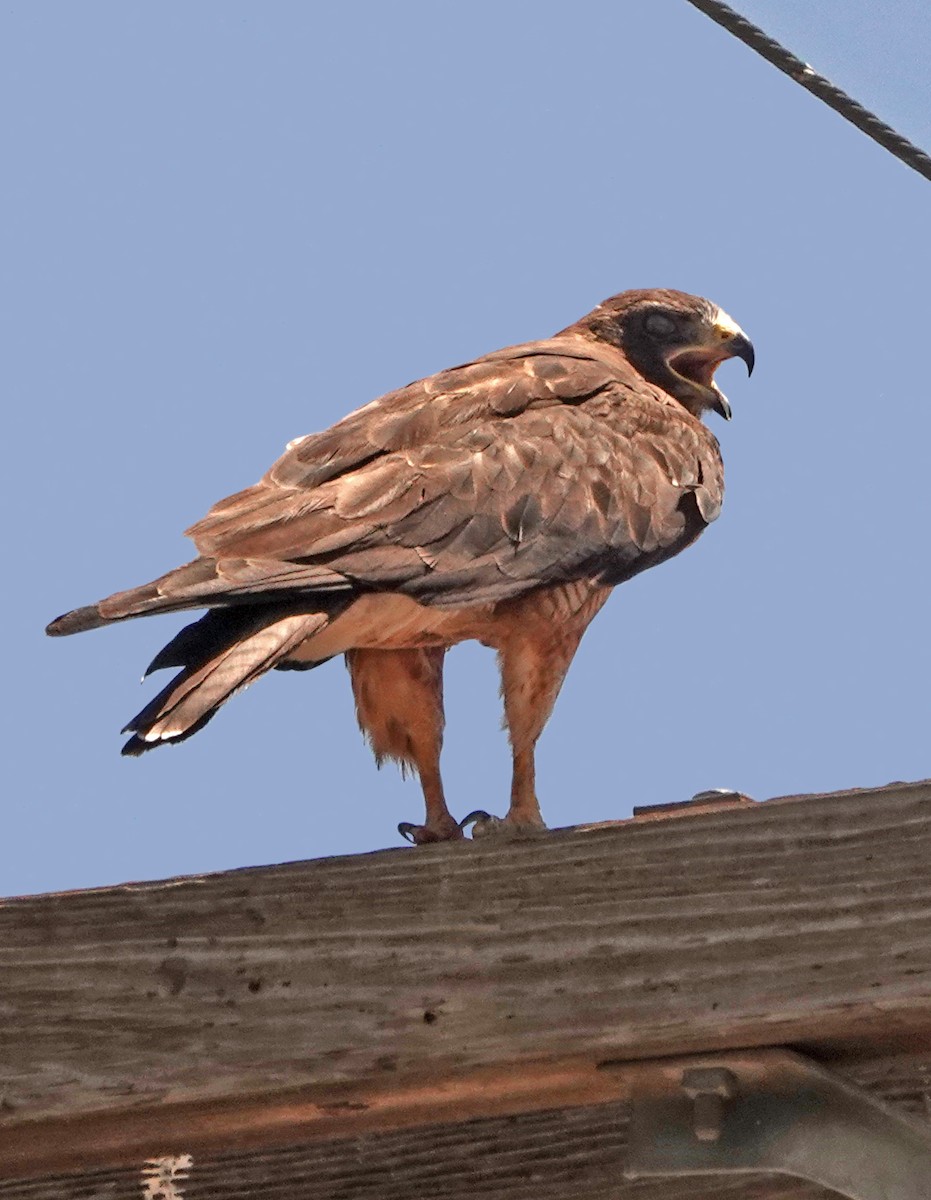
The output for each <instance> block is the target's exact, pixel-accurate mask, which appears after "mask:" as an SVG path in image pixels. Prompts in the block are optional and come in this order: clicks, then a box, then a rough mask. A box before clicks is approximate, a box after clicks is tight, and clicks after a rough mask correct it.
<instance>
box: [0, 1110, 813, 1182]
mask: <svg viewBox="0 0 931 1200" xmlns="http://www.w3.org/2000/svg"><path fill="white" fill-rule="evenodd" d="M626 1135H627V1111H626V1105H624V1104H603V1105H598V1106H595V1107H590V1108H571V1109H559V1110H554V1111H549V1112H543V1113H534V1114H524V1115H522V1116H519V1117H509V1118H496V1119H491V1120H476V1121H469V1122H464V1123H461V1124H457V1125H450V1126H445V1125H444V1126H435V1127H433V1128H429V1129H425V1128H424V1129H419V1130H407V1131H404V1132H402V1133H392V1134H381V1135H372V1136H365V1137H359V1138H351V1139H344V1140H343V1139H341V1140H339V1141H334V1142H324V1143H315V1144H313V1145H311V1146H308V1145H291V1146H286V1147H280V1148H277V1149H274V1150H270V1151H265V1152H262V1151H255V1152H250V1153H246V1154H243V1153H238V1154H225V1155H219V1156H214V1157H212V1158H204V1159H199V1158H197V1157H195V1158H194V1164H193V1168H192V1170H191V1172H190V1175H189V1178H188V1180H187V1181H186V1182H185V1183H183V1184H182V1185H181V1191H182V1194H183V1200H229V1198H231V1197H253V1196H262V1197H263V1200H293V1198H296V1197H300V1198H301V1200H411V1197H423V1198H424V1200H467V1198H474V1200H566V1197H571V1200H836V1196H835V1194H834V1193H829V1192H826V1191H824V1190H823V1189H821V1188H817V1187H812V1186H809V1185H805V1184H802V1183H799V1182H797V1181H793V1180H790V1179H784V1178H783V1179H774V1178H771V1179H768V1180H767V1179H764V1178H762V1177H761V1178H759V1179H754V1178H746V1177H745V1178H744V1179H741V1180H737V1179H730V1180H729V1179H722V1178H716V1179H711V1180H695V1179H692V1180H675V1181H665V1180H664V1181H649V1182H648V1181H640V1182H637V1183H628V1182H625V1180H624V1179H623V1177H622V1171H623V1167H624V1159H625V1154H626ZM141 1178H142V1162H141V1161H140V1162H139V1163H138V1164H137V1165H136V1166H135V1167H134V1168H132V1169H123V1170H105V1171H87V1172H84V1173H82V1174H80V1175H58V1176H53V1177H50V1178H45V1179H41V1180H31V1181H30V1180H11V1181H9V1182H8V1183H6V1184H4V1183H0V1200H139V1197H140V1196H141V1195H142V1189H141Z"/></svg>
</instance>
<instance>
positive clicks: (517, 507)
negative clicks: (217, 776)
mask: <svg viewBox="0 0 931 1200" xmlns="http://www.w3.org/2000/svg"><path fill="white" fill-rule="evenodd" d="M733 356H737V357H739V358H742V359H743V360H744V362H745V363H746V364H747V367H748V369H749V370H752V368H753V348H752V346H751V344H750V341H749V340H748V338H747V337H746V336H745V334H744V333H743V332H742V331H741V330H740V328H739V327H738V326H737V325H736V324H735V323H734V322H733V321H732V320H731V319H730V317H728V316H727V315H726V314H725V313H723V312H722V311H721V310H720V309H719V308H717V307H716V305H714V304H711V303H710V302H709V301H707V300H702V299H699V298H698V297H695V296H689V295H686V294H684V293H683V292H676V291H668V290H660V289H654V290H646V291H629V292H622V293H621V294H620V295H618V296H613V297H612V298H611V299H610V300H606V301H605V302H604V303H603V304H600V305H599V306H598V307H597V308H596V309H595V310H594V311H593V312H591V313H589V314H588V316H585V317H583V318H582V319H581V320H580V321H577V322H576V323H575V324H574V325H570V326H569V328H568V329H564V330H563V331H562V332H561V333H558V334H556V336H555V337H552V338H550V339H548V340H547V341H541V342H530V343H528V344H526V345H522V346H512V347H510V348H508V349H506V350H498V351H496V352H495V353H494V354H489V355H486V356H485V357H484V358H480V359H478V360H477V361H475V362H471V363H467V364H465V365H464V366H460V367H454V368H452V369H451V370H448V371H441V372H440V373H439V374H437V375H432V376H430V377H429V378H428V379H422V380H420V381H419V382H417V383H412V384H410V385H409V386H408V387H404V388H401V389H399V390H398V391H395V392H389V393H388V394H387V395H385V396H382V397H381V398H380V399H378V400H374V401H372V403H371V404H368V405H366V407H364V408H361V409H359V410H357V411H356V412H354V413H351V414H350V415H349V416H348V417H345V418H344V419H343V420H342V421H340V422H338V424H336V425H334V426H333V427H332V428H331V429H328V430H326V431H325V432H324V433H318V434H311V435H310V436H308V437H302V438H298V439H297V440H296V441H294V442H292V443H291V444H290V445H289V446H288V449H287V451H286V453H285V454H284V456H283V457H282V458H280V459H279V460H278V462H276V463H275V465H274V466H273V467H272V468H271V470H270V471H269V472H268V474H267V475H266V476H265V477H264V478H263V479H262V480H261V482H260V483H257V484H256V485H255V486H254V487H251V488H247V489H246V490H245V491H243V492H238V493H237V494H236V495H234V496H230V497H228V498H227V499H226V500H221V501H220V502H219V504H216V505H215V506H214V507H213V508H212V509H211V510H210V512H209V513H208V514H207V516H206V517H204V519H203V520H202V521H199V522H198V523H197V524H196V525H194V526H193V527H192V528H191V529H189V530H188V533H189V535H190V536H191V538H193V541H194V544H195V546H196V547H197V550H198V557H197V558H195V559H194V561H193V562H190V563H187V564H186V565H185V566H182V567H178V568H177V569H175V570H173V571H169V573H168V574H167V575H163V576H162V577H161V578H160V579H156V580H155V581H154V582H153V583H147V584H143V585H142V586H141V587H136V588H131V589H130V590H129V591H125V592H118V593H116V595H113V596H110V597H108V598H107V599H106V600H101V601H100V602H99V603H98V604H93V605H90V606H89V607H87V608H79V609H76V610H75V611H73V612H70V613H66V614H65V615H64V616H62V617H59V618H58V619H57V620H56V621H53V622H52V624H51V625H49V627H48V632H49V633H51V634H67V633H77V632H79V631H80V630H84V629H93V628H96V627H97V626H100V625H106V624H109V623H111V622H113V621H122V620H126V619H127V618H129V617H139V616H148V615H150V614H152V613H164V612H177V611H179V610H182V609H197V608H207V609H208V610H209V611H208V612H207V613H206V615H205V616H203V617H201V619H200V620H198V621H195V622H194V623H193V624H191V625H188V626H187V627H186V628H184V629H183V630H182V631H181V632H180V633H179V634H178V635H177V636H176V637H174V638H173V639H172V640H171V641H170V642H169V643H168V645H167V646H165V647H164V649H162V650H161V651H160V652H159V653H158V654H157V655H156V657H155V660H154V661H153V663H152V664H151V666H150V667H149V671H155V670H159V669H161V668H162V667H176V668H181V670H180V672H179V673H178V674H177V675H175V677H174V678H173V679H172V681H171V682H170V683H169V684H168V686H167V687H166V688H165V689H164V690H163V691H162V692H161V693H159V695H158V696H156V697H155V699H154V700H152V701H151V703H149V704H147V705H146V707H145V708H144V709H143V710H142V712H140V713H139V715H138V716H136V717H134V718H133V719H132V721H130V722H129V724H128V726H127V727H126V731H127V732H131V733H132V737H131V738H130V739H129V741H128V742H127V743H126V745H125V746H124V748H123V753H124V754H132V755H136V754H141V753H142V752H143V751H145V750H150V749H153V748H154V747H156V746H161V745H164V744H166V743H169V742H179V741H182V740H183V739H184V738H186V737H189V736H190V735H191V734H192V733H196V732H197V730H199V729H200V728H201V727H202V726H204V725H205V724H206V723H207V721H209V720H210V718H211V717H212V716H213V714H214V713H215V712H216V711H217V709H218V708H219V707H220V706H221V705H222V704H223V703H224V702H225V701H226V700H228V699H229V697H230V696H232V695H233V694H234V693H235V692H236V691H238V690H239V689H240V688H243V687H245V686H247V685H248V684H250V683H252V682H253V680H255V679H258V677H259V676H260V675H262V674H264V673H265V672H266V671H268V670H269V669H270V668H272V667H276V668H278V669H289V668H290V669H307V668H310V667H313V666H316V665H317V664H318V663H321V662H323V661H324V660H325V659H328V658H331V657H332V656H333V655H334V654H345V656H346V663H347V665H348V667H349V673H350V676H351V680H352V688H353V692H354V694H355V701H356V710H357V712H358V717H359V723H360V725H361V727H362V729H363V731H364V732H365V734H366V735H367V736H368V739H369V741H370V742H371V744H372V748H373V750H374V752H375V756H376V758H377V759H378V760H379V762H380V761H381V760H382V759H384V758H394V759H398V760H399V761H400V762H401V763H402V764H407V765H409V766H411V767H413V768H414V769H416V771H417V772H418V773H419V775H420V779H421V783H422V786H423V791H424V798H425V800H426V819H425V821H424V823H423V824H422V825H418V826H414V825H410V824H408V823H404V824H402V825H401V826H400V827H399V828H400V829H401V831H402V832H403V833H405V834H406V835H407V836H409V837H410V838H411V839H412V840H414V841H417V842H426V841H438V840H445V839H449V838H458V837H461V836H462V828H461V825H460V823H459V822H457V821H456V820H455V819H454V818H453V816H452V815H451V814H450V812H449V810H448V809H447V807H446V801H445V799H444V797H443V785H442V782H441V779H440V767H439V759H440V746H441V743H442V736H443V693H442V673H443V657H444V654H445V653H446V649H447V647H449V646H452V645H455V644H456V643H457V642H461V641H463V640H465V639H468V638H474V639H477V640H478V641H480V642H482V643H483V644H484V645H486V646H492V647H494V649H495V650H497V652H498V657H499V659H500V666H501V677H502V691H503V695H504V709H505V717H506V721H507V726H508V730H509V733H510V740H511V745H512V748H513V755H514V774H513V782H512V786H511V805H510V809H509V811H508V813H507V816H506V817H505V818H504V823H506V824H507V825H509V826H515V827H542V825H543V822H542V818H541V816H540V809H539V806H538V804H537V798H536V794H535V791H534V748H535V745H536V741H537V738H538V737H539V736H540V733H541V731H542V729H543V726H544V724H545V723H546V720H547V718H548V716H549V714H550V711H551V709H552V707H553V703H554V701H555V699H556V696H557V694H558V692H559V689H560V686H561V685H562V681H563V678H564V676H565V673H566V670H567V669H568V666H569V663H570V662H571V661H572V657H573V655H574V654H575V651H576V648H577V647H578V645H579V641H580V639H581V637H582V634H583V633H584V632H585V629H586V627H587V626H588V623H589V622H590V621H591V620H592V618H593V617H594V616H595V614H596V613H597V612H598V610H599V609H600V608H601V606H602V605H603V604H604V602H605V600H606V599H607V598H608V594H609V592H610V591H611V588H612V587H614V585H615V584H618V583H623V582H624V580H626V579H630V578H631V576H633V575H636V574H637V573H638V572H640V571H643V570H646V568H647V567H652V566H654V565H655V564H656V563H660V562H663V561H664V560H665V559H667V558H670V557H671V556H672V555H674V554H678V552H679V551H680V550H683V549H685V547H686V546H688V545H690V544H691V543H692V542H693V541H695V539H696V538H697V537H698V535H699V534H700V533H702V531H703V530H704V529H705V527H706V526H707V525H708V524H709V523H710V522H711V521H713V520H714V519H715V517H716V516H717V515H718V512H719V510H720V507H721V499H722V495H723V487H724V484H723V469H722V464H721V456H720V452H719V448H718V443H717V440H716V439H715V438H714V436H713V435H712V434H711V433H710V432H709V431H708V429H707V428H706V427H705V425H704V424H703V423H702V420H701V418H702V415H703V414H704V413H705V412H706V411H708V410H709V409H710V410H714V411H715V412H717V413H719V414H720V415H721V416H723V417H729V416H730V408H729V405H728V403H727V400H726V399H725V398H724V396H723V395H722V394H721V392H720V391H719V390H718V388H717V386H716V384H715V383H714V380H713V375H714V371H715V368H716V367H717V366H718V365H719V364H720V363H721V362H722V361H724V360H725V359H727V358H731V357H733ZM500 824H501V822H497V821H495V820H493V819H489V820H487V821H485V823H484V827H485V829H486V831H487V830H488V829H489V828H493V827H496V826H497V825H500Z"/></svg>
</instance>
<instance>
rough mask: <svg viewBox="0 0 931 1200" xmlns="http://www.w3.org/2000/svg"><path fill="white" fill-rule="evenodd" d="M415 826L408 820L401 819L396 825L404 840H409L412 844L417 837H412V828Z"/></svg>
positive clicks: (414, 844)
mask: <svg viewBox="0 0 931 1200" xmlns="http://www.w3.org/2000/svg"><path fill="white" fill-rule="evenodd" d="M416 828H417V826H416V825H413V824H412V823H411V822H410V821H401V822H400V824H399V825H398V833H399V834H400V835H401V837H402V838H404V840H405V841H407V842H410V843H411V845H413V846H416V845H417V839H416V838H415V837H414V830H415V829H416Z"/></svg>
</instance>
